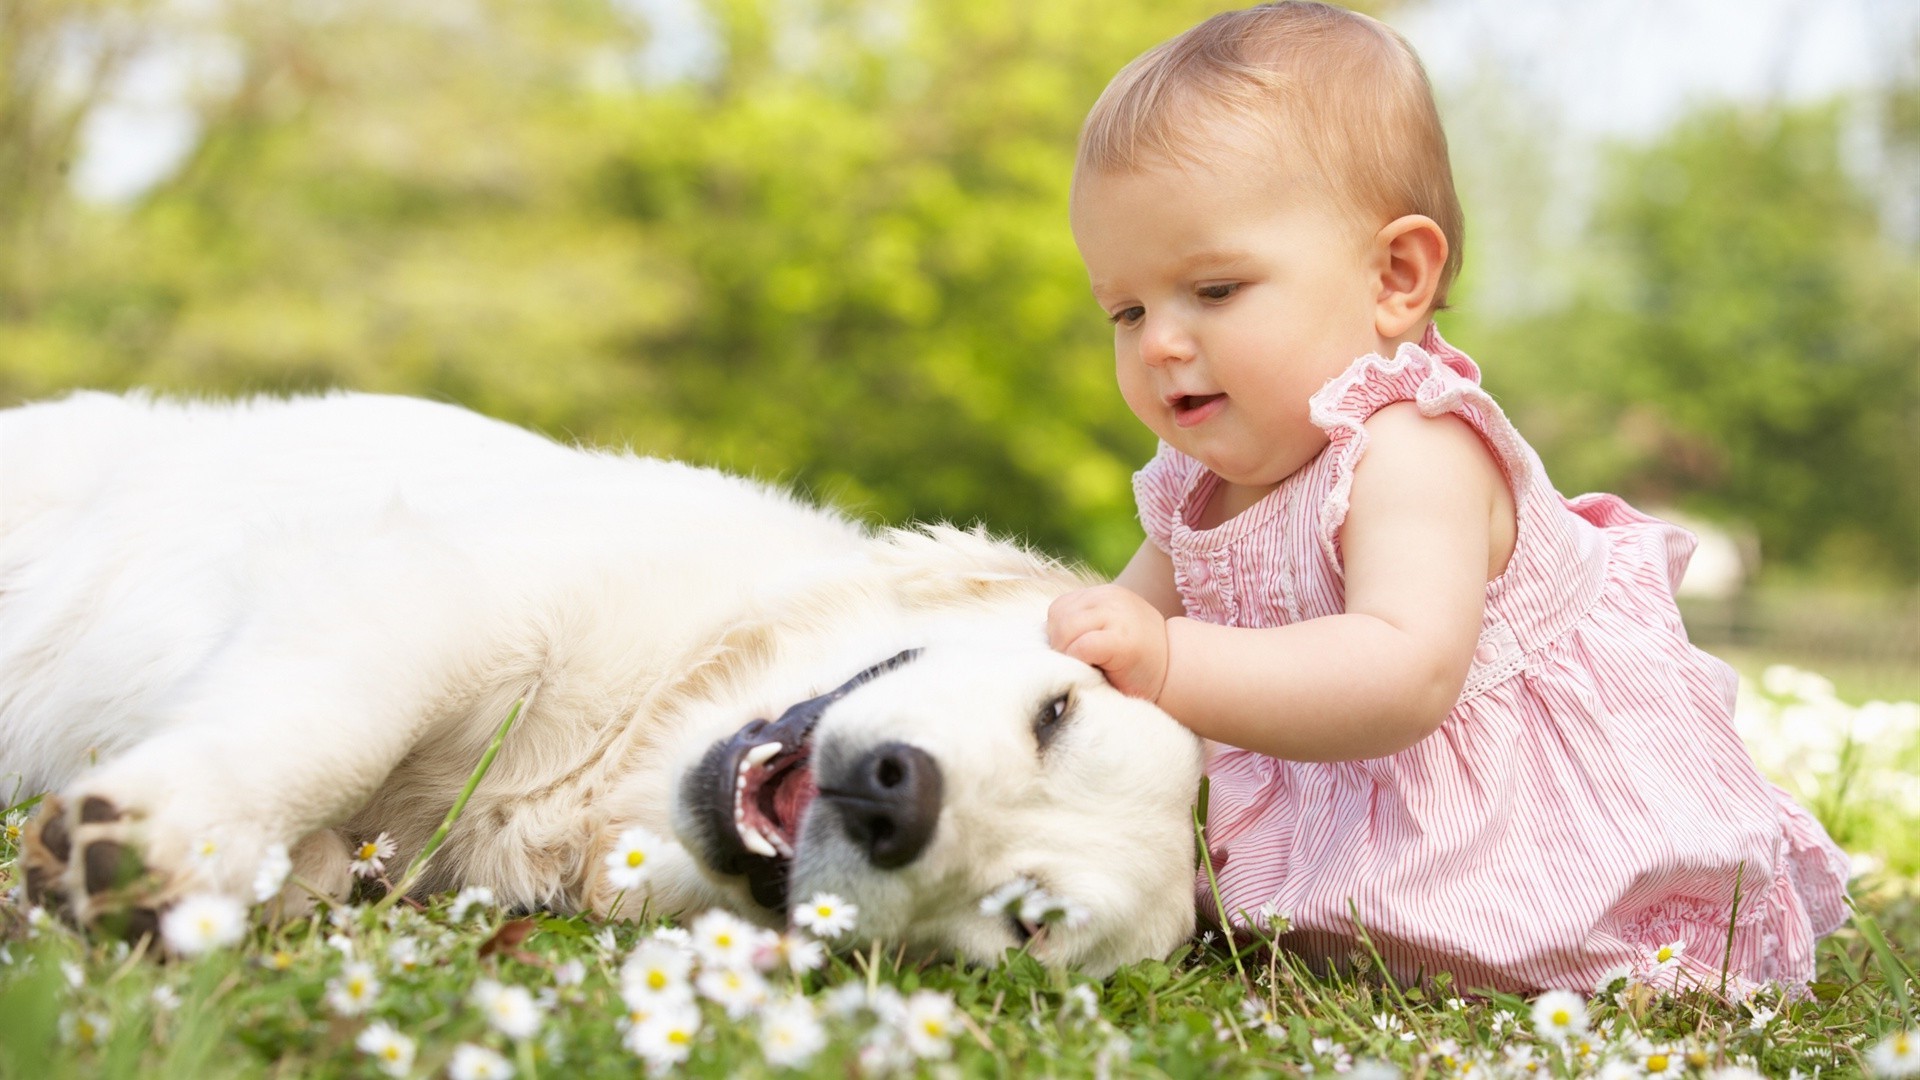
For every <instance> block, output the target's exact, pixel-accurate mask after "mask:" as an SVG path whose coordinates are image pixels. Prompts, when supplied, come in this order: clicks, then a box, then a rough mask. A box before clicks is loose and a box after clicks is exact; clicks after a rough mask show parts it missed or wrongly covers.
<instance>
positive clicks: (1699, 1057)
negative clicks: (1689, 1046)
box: [1687, 1050, 1707, 1069]
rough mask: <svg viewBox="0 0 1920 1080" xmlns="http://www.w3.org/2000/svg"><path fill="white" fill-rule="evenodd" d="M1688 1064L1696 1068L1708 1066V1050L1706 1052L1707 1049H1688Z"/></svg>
mask: <svg viewBox="0 0 1920 1080" xmlns="http://www.w3.org/2000/svg"><path fill="white" fill-rule="evenodd" d="M1687 1064H1689V1065H1691V1066H1693V1067H1694V1068H1696V1069H1704V1068H1706V1067H1707V1052H1706V1051H1704V1050H1689V1051H1687Z"/></svg>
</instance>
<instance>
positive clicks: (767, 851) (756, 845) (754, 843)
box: [740, 822, 777, 859]
mask: <svg viewBox="0 0 1920 1080" xmlns="http://www.w3.org/2000/svg"><path fill="white" fill-rule="evenodd" d="M740 843H741V844H743V845H745V847H746V849H747V850H748V851H751V852H753V853H754V854H755V855H759V856H761V857H763V858H768V859H771V858H773V857H774V856H775V855H776V854H777V852H775V851H774V850H773V845H772V844H770V843H768V842H767V838H766V837H765V836H762V835H761V834H760V830H759V829H756V828H754V827H753V826H751V825H747V824H745V823H744V822H743V823H741V826H740Z"/></svg>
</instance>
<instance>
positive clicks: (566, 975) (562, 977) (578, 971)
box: [553, 960, 587, 987]
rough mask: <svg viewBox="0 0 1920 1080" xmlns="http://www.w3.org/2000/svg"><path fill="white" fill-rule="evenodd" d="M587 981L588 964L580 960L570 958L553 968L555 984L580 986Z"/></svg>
mask: <svg viewBox="0 0 1920 1080" xmlns="http://www.w3.org/2000/svg"><path fill="white" fill-rule="evenodd" d="M586 981H587V965H586V964H585V963H583V962H581V961H579V960H569V961H567V962H566V963H564V964H561V965H560V966H559V967H556V968H554V969H553V985H555V986H561V987H567V986H579V985H580V984H581V983H583V982H586Z"/></svg>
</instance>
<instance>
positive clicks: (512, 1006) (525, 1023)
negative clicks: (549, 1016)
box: [471, 979, 546, 1039]
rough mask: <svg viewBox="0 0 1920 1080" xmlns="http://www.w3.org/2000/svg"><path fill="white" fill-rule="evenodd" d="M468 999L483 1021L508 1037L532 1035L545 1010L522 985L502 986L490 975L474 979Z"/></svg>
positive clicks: (521, 1037) (537, 1030)
mask: <svg viewBox="0 0 1920 1080" xmlns="http://www.w3.org/2000/svg"><path fill="white" fill-rule="evenodd" d="M471 1000H472V1002H473V1006H474V1008H476V1009H479V1010H480V1012H481V1014H482V1015H484V1016H485V1017H486V1018H487V1024H488V1025H489V1026H491V1027H492V1028H493V1030H495V1031H498V1032H499V1033H500V1034H502V1035H505V1036H506V1037H507V1038H509V1039H531V1038H533V1037H534V1036H535V1035H536V1034H538V1033H539V1031H540V1021H541V1020H542V1019H543V1018H544V1016H545V1014H546V1010H545V1009H543V1008H542V1007H541V1006H540V1004H539V1003H538V1002H536V1001H534V1000H533V994H531V993H530V992H528V990H527V988H526V987H524V986H504V985H502V984H500V983H497V982H495V981H493V980H492V979H481V980H480V981H479V982H476V983H474V984H473V995H472V997H471Z"/></svg>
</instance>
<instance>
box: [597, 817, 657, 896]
mask: <svg viewBox="0 0 1920 1080" xmlns="http://www.w3.org/2000/svg"><path fill="white" fill-rule="evenodd" d="M661 844H662V841H661V839H660V838H659V837H658V836H655V835H654V834H653V833H652V832H650V831H649V830H646V829H642V828H639V827H638V826H636V827H634V828H631V829H628V830H627V831H625V832H623V833H621V834H620V837H619V839H617V840H615V841H614V842H613V850H612V851H609V852H607V858H606V867H607V880H608V881H610V882H612V883H613V887H614V888H616V889H621V890H626V889H637V888H639V887H640V883H641V882H643V881H645V880H647V871H648V867H647V860H648V859H649V858H651V857H652V856H653V855H654V854H655V853H656V852H658V851H659V850H660V847H661Z"/></svg>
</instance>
